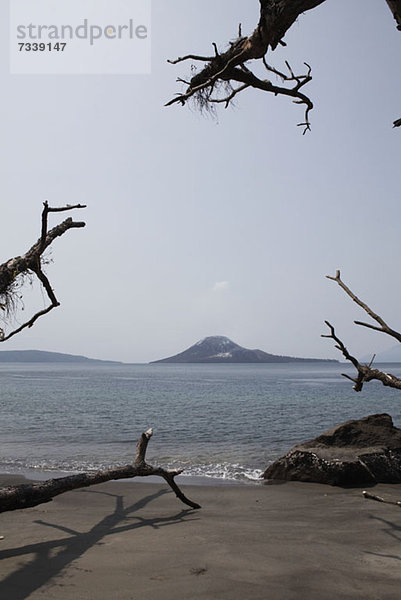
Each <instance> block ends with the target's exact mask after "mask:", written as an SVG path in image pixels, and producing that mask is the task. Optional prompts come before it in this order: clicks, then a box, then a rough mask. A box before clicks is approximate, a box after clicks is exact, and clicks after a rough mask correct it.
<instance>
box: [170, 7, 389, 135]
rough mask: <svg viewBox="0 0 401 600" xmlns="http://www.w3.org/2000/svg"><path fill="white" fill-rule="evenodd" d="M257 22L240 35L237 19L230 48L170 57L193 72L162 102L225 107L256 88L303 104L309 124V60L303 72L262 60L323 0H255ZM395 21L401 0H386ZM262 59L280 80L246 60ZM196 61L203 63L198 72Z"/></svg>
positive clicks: (305, 126)
mask: <svg viewBox="0 0 401 600" xmlns="http://www.w3.org/2000/svg"><path fill="white" fill-rule="evenodd" d="M259 1H260V17H259V23H258V25H257V27H256V29H255V30H254V31H253V33H252V34H251V35H249V36H243V35H242V31H241V25H240V26H239V31H238V36H237V38H236V40H235V41H233V42H230V46H229V48H228V50H226V51H224V52H220V51H219V50H218V47H217V45H216V44H215V43H213V47H214V54H213V55H212V56H199V55H197V54H187V55H186V56H183V57H180V58H178V59H176V60H169V61H168V62H169V63H171V64H177V63H181V62H183V61H191V63H192V67H191V71H192V77H191V78H190V79H189V81H186V80H185V79H182V78H178V79H177V81H178V82H181V83H183V84H185V85H186V86H187V87H186V90H185V92H184V93H181V94H177V95H176V97H175V98H173V99H172V100H170V101H169V102H167V104H166V106H170V105H172V104H175V103H179V104H181V105H185V104H186V103H187V102H188V101H189V100H193V101H194V102H195V103H196V104H197V106H198V107H199V108H200V109H201V110H202V109H211V108H213V107H214V106H215V104H216V103H224V104H225V106H226V107H227V106H228V105H229V104H230V103H231V101H232V100H233V99H234V98H235V96H236V95H237V94H239V93H240V92H243V91H244V90H246V89H250V88H254V89H259V90H262V91H264V92H270V93H272V94H274V95H275V96H287V97H290V98H292V99H293V102H294V103H295V104H301V105H303V106H304V107H305V116H304V120H303V122H302V123H298V125H299V126H301V127H303V133H306V132H307V131H309V130H310V121H309V113H310V111H311V110H312V108H313V103H312V101H311V99H310V98H309V97H308V96H306V95H305V94H304V93H303V91H302V92H301V88H303V86H305V85H306V84H307V83H309V82H310V81H311V79H312V77H311V68H310V67H309V65H307V64H306V63H305V64H306V66H307V69H308V70H307V73H306V74H304V75H295V74H294V72H293V70H292V69H291V67H290V65H289V64H288V63H286V67H287V69H288V73H287V72H286V73H284V72H283V69H276V68H275V67H272V66H271V65H269V64H268V63H267V62H266V59H265V56H266V54H267V52H268V51H269V50H270V51H273V50H275V49H276V48H277V46H278V45H279V44H280V45H282V46H286V43H285V42H284V41H283V38H284V36H285V34H286V32H287V31H288V30H289V29H290V28H291V27H292V25H293V24H294V23H295V21H296V20H297V19H298V17H299V16H300V15H301V14H302V13H304V12H306V11H308V10H311V9H314V8H316V7H317V6H319V5H320V4H323V2H325V0H259ZM386 1H387V4H388V6H389V7H390V10H391V12H392V14H393V16H394V19H395V20H396V23H397V28H398V29H401V0H386ZM258 60H260V61H261V62H262V63H263V65H264V67H265V68H266V71H267V73H268V75H269V76H271V75H274V76H278V77H279V78H280V79H281V82H282V85H276V84H275V83H272V81H271V80H270V79H261V78H260V77H258V76H256V75H255V73H253V72H252V71H251V69H250V68H249V62H250V61H253V62H255V61H258ZM197 64H200V65H202V68H201V69H200V71H198V72H196V66H195V65H197ZM400 125H401V119H399V120H397V121H394V127H399V126H400Z"/></svg>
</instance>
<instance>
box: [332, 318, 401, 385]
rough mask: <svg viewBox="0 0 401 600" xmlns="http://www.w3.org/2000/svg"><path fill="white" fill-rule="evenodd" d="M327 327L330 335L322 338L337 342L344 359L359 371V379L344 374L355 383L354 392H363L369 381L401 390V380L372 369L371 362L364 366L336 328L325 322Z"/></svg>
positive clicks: (344, 375)
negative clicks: (337, 333) (337, 332)
mask: <svg viewBox="0 0 401 600" xmlns="http://www.w3.org/2000/svg"><path fill="white" fill-rule="evenodd" d="M325 323H326V325H327V327H328V328H329V329H330V335H322V336H321V337H324V338H330V339H332V340H334V341H335V342H336V345H335V347H336V348H337V349H338V350H340V352H341V353H342V355H343V356H344V358H345V359H346V360H348V361H350V362H351V363H352V364H353V365H354V367H355V368H356V370H357V373H358V375H357V377H356V379H354V378H353V377H350V376H349V375H347V374H345V373H342V376H343V377H346V378H347V379H350V380H351V381H352V382H353V383H354V386H353V388H354V390H355V391H356V392H361V391H362V388H363V384H364V383H367V382H368V381H372V380H377V381H380V382H381V383H382V384H383V385H384V386H386V387H392V388H395V389H397V390H401V379H399V378H398V377H396V376H395V375H391V374H390V373H384V372H383V371H379V369H372V368H371V364H372V361H373V359H372V361H371V362H370V364H369V365H362V364H361V363H360V362H359V361H358V360H357V359H356V358H355V357H354V356H352V355H351V354H350V353H349V352H348V350H347V348H346V347H345V345H344V344H343V342H342V341H341V340H340V338H339V337H338V336H337V335H336V332H335V330H334V327H333V326H332V325H331V324H330V323H329V322H328V321H325Z"/></svg>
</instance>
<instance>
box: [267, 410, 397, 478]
mask: <svg viewBox="0 0 401 600" xmlns="http://www.w3.org/2000/svg"><path fill="white" fill-rule="evenodd" d="M263 477H264V479H270V480H274V479H276V480H287V481H311V482H315V483H327V484H330V485H342V486H360V485H367V484H375V483H401V429H398V428H397V427H394V425H393V421H392V418H391V417H390V415H387V414H380V415H370V416H369V417H365V418H363V419H358V420H355V421H347V422H346V423H343V424H342V425H338V426H337V427H334V428H333V429H329V430H328V431H325V432H324V433H323V434H322V435H319V436H318V437H317V438H315V439H313V440H310V441H309V442H305V443H303V444H299V445H297V446H294V448H292V450H290V451H289V452H287V454H286V455H285V456H283V457H282V458H280V459H278V460H277V461H275V462H274V463H273V464H272V465H270V466H269V467H268V468H267V469H266V471H265V472H264V474H263Z"/></svg>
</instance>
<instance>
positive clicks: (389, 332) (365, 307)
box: [326, 271, 401, 342]
mask: <svg viewBox="0 0 401 600" xmlns="http://www.w3.org/2000/svg"><path fill="white" fill-rule="evenodd" d="M326 277H327V279H331V280H332V281H335V282H336V283H338V285H339V286H340V287H341V288H342V289H343V290H344V292H345V293H346V294H348V296H349V297H350V298H352V300H353V301H354V302H356V304H358V306H360V307H361V308H363V310H364V311H365V312H366V313H367V314H368V315H369V317H371V318H372V319H373V320H374V321H376V322H377V323H379V325H380V327H376V326H375V325H371V324H370V323H363V322H362V321H354V323H355V324H356V325H362V327H368V328H369V329H374V330H375V331H381V332H383V333H386V334H387V335H390V336H391V337H393V338H395V339H396V340H397V341H399V342H401V333H398V331H394V329H391V327H389V326H388V325H387V323H385V321H384V320H383V319H382V318H381V317H380V316H379V315H377V314H376V313H375V312H373V310H372V309H371V308H369V306H368V305H367V304H365V302H362V300H360V299H359V298H358V297H357V296H356V295H355V294H354V293H353V292H352V291H351V290H350V289H349V288H348V287H347V286H346V285H345V283H344V282H343V281H342V280H341V274H340V271H336V274H335V277H330V275H326Z"/></svg>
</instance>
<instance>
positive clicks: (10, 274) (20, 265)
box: [0, 202, 86, 342]
mask: <svg viewBox="0 0 401 600" xmlns="http://www.w3.org/2000/svg"><path fill="white" fill-rule="evenodd" d="M75 208H86V206H85V205H82V204H74V205H67V206H62V207H50V206H49V205H48V203H47V202H44V203H43V211H42V228H41V235H40V238H39V239H38V241H37V242H36V243H35V244H34V245H33V246H32V248H30V249H29V250H28V252H26V253H25V254H23V255H22V256H16V257H15V258H11V259H10V260H8V261H7V262H5V263H3V264H2V265H0V310H2V311H3V313H4V317H3V320H7V319H8V318H9V317H10V316H11V315H12V313H13V312H14V311H15V310H16V306H17V304H18V299H19V293H18V292H19V289H20V287H21V286H22V284H23V283H24V279H25V278H26V277H28V278H29V277H31V276H36V277H37V278H38V279H39V281H40V282H41V284H42V286H43V288H44V289H45V291H46V294H47V296H48V298H49V300H50V305H49V306H48V307H47V308H45V309H43V310H41V311H39V312H37V313H35V314H34V315H33V317H32V318H31V319H29V320H28V321H26V322H24V323H23V324H22V325H20V326H19V327H17V328H16V329H14V330H12V331H11V332H10V333H8V334H6V333H5V331H4V329H2V328H0V342H5V341H6V340H8V339H10V338H11V337H12V336H14V335H16V334H17V333H20V331H22V330H23V329H25V328H26V327H32V325H33V324H34V323H35V321H37V319H39V317H41V316H43V315H45V314H47V313H48V312H50V311H51V310H52V309H53V308H55V307H57V306H59V305H60V302H59V301H58V300H57V298H56V296H55V293H54V291H53V289H52V287H51V284H50V282H49V280H48V278H47V277H46V275H45V273H44V272H43V253H44V252H45V250H46V249H47V248H48V247H49V246H50V245H51V244H52V243H53V242H54V240H55V239H56V238H58V237H60V236H62V235H63V234H64V233H65V232H66V231H68V230H69V229H74V228H81V227H85V223H83V222H79V221H73V220H72V218H71V217H70V218H68V219H65V221H63V222H62V223H60V224H59V225H56V227H53V229H50V231H48V215H49V213H50V212H65V211H68V210H73V209H75Z"/></svg>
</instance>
